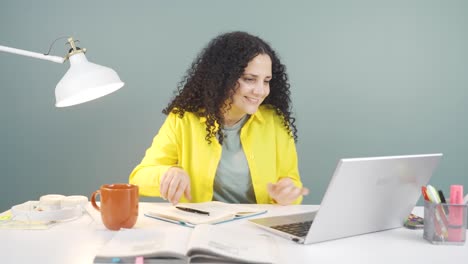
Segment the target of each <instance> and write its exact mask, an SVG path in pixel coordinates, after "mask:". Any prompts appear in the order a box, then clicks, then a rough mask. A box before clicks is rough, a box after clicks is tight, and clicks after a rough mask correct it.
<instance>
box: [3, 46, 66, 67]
mask: <svg viewBox="0 0 468 264" xmlns="http://www.w3.org/2000/svg"><path fill="white" fill-rule="evenodd" d="M0 51H4V52H8V53H14V54H18V55H22V56H27V57H33V58H36V59H41V60H48V61H53V62H56V63H63V62H64V61H65V58H62V57H58V56H52V55H44V54H42V53H38V52H32V51H27V50H21V49H15V48H10V47H6V46H1V45H0Z"/></svg>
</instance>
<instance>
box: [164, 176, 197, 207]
mask: <svg viewBox="0 0 468 264" xmlns="http://www.w3.org/2000/svg"><path fill="white" fill-rule="evenodd" d="M159 191H160V193H161V197H162V198H163V199H164V200H168V201H169V202H171V203H172V204H174V205H176V204H177V203H178V202H179V201H180V198H181V197H182V194H184V195H185V198H187V199H188V200H189V201H190V200H192V195H191V194H190V178H189V176H188V174H187V172H185V171H184V170H183V169H182V168H180V167H171V168H169V169H168V170H167V171H166V173H164V175H163V177H162V179H161V183H160V185H159Z"/></svg>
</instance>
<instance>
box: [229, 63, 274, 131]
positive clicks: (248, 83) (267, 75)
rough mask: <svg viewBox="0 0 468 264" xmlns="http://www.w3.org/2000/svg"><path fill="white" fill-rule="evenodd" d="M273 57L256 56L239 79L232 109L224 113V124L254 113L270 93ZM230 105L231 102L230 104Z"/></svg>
mask: <svg viewBox="0 0 468 264" xmlns="http://www.w3.org/2000/svg"><path fill="white" fill-rule="evenodd" d="M271 64H272V63H271V59H270V56H268V55H266V54H259V55H257V56H256V57H254V58H253V59H252V60H251V61H250V62H249V64H248V65H247V67H245V69H244V73H243V74H242V75H241V77H240V78H239V80H237V86H236V89H235V92H234V94H233V95H232V102H231V105H230V109H229V107H228V110H227V112H225V113H224V125H225V126H232V125H234V124H236V123H237V122H238V121H239V120H240V119H241V118H242V117H244V116H245V115H246V114H249V115H251V114H253V113H255V112H256V111H257V110H258V107H259V106H260V104H261V103H262V102H263V100H265V98H266V97H267V96H268V94H270V80H271V78H272V73H271ZM228 105H229V104H228Z"/></svg>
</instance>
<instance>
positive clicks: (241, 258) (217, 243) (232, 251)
mask: <svg viewBox="0 0 468 264" xmlns="http://www.w3.org/2000/svg"><path fill="white" fill-rule="evenodd" d="M174 228H178V227H177V226H174ZM172 231H175V230H172ZM180 231H183V232H184V233H181V232H180ZM188 231H191V232H188ZM171 233H173V235H170V234H171ZM275 247H276V244H275V243H274V239H273V238H271V237H270V236H268V235H265V234H262V233H255V232H253V233H249V232H239V231H237V232H236V231H234V230H232V227H229V226H219V225H203V224H202V225H197V226H195V227H194V229H193V230H192V229H183V230H181V229H180V228H179V230H177V231H176V232H171V230H170V228H169V229H168V228H165V229H164V230H161V229H157V228H141V229H137V228H133V229H121V230H119V231H118V232H116V234H115V235H114V237H113V238H112V239H111V240H110V241H109V242H108V243H107V244H105V245H104V246H103V248H102V249H101V250H100V251H99V253H98V255H97V256H96V257H95V259H94V263H132V264H133V263H135V259H136V258H137V257H143V258H144V263H274V259H276V257H275V252H277V250H276V248H275Z"/></svg>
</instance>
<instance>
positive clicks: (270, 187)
mask: <svg viewBox="0 0 468 264" xmlns="http://www.w3.org/2000/svg"><path fill="white" fill-rule="evenodd" d="M275 187H276V186H275V184H274V183H268V184H267V191H268V194H270V196H271V197H272V198H275V195H276V193H275V189H276V188H275Z"/></svg>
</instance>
